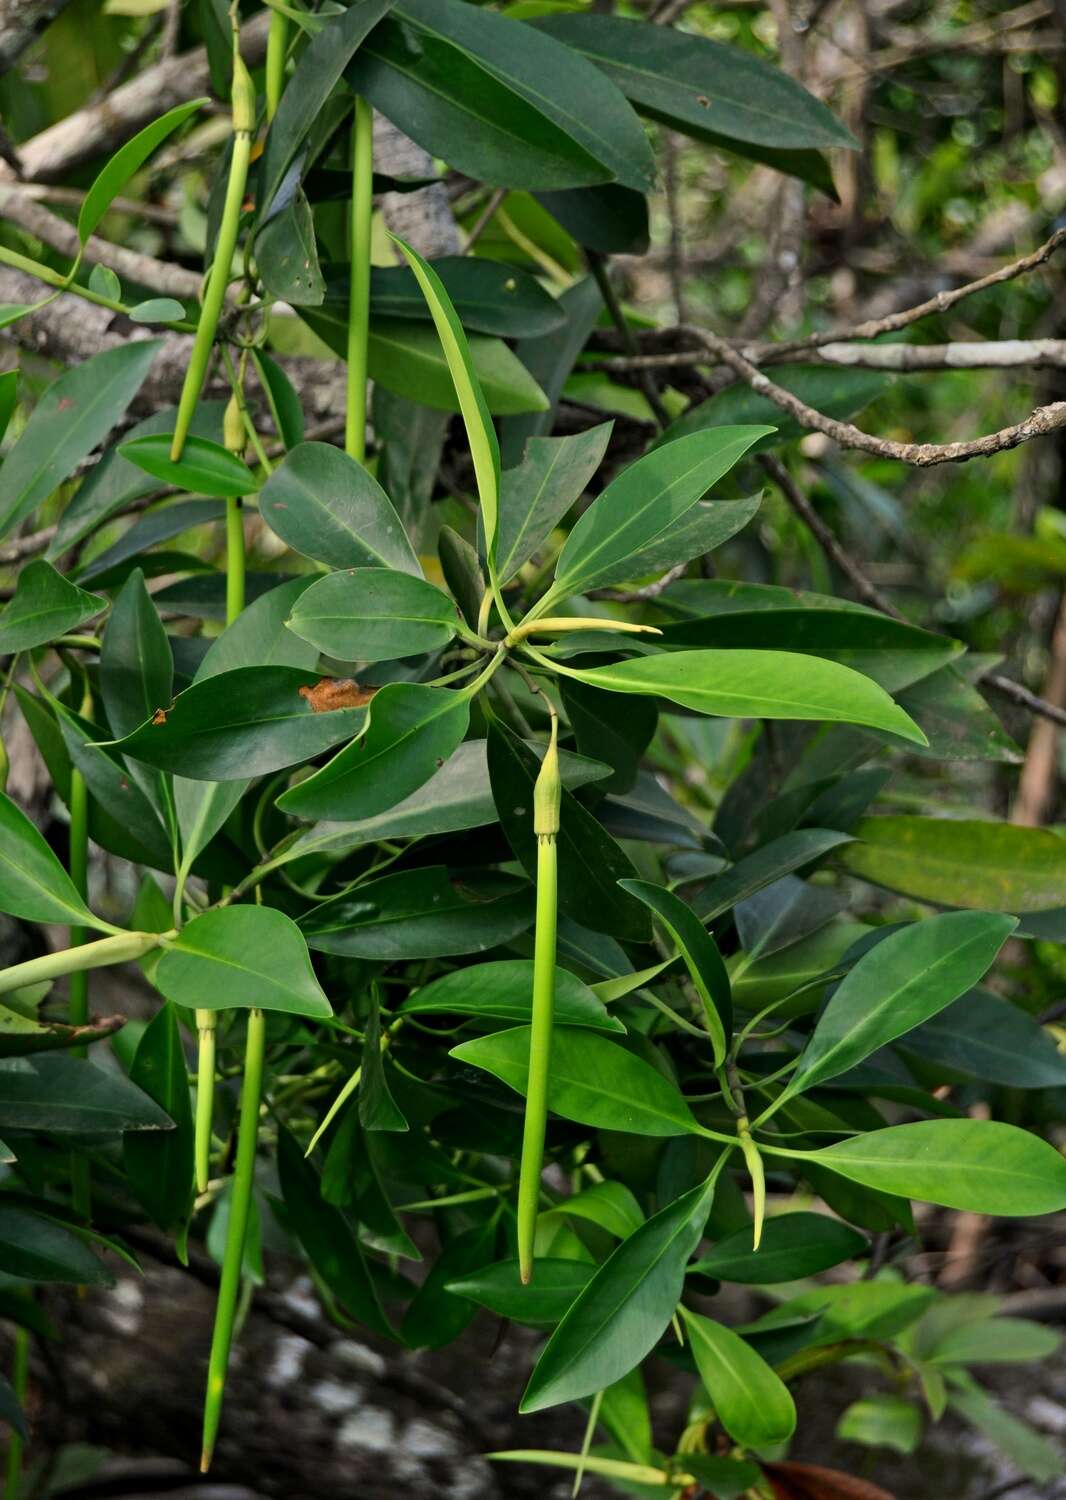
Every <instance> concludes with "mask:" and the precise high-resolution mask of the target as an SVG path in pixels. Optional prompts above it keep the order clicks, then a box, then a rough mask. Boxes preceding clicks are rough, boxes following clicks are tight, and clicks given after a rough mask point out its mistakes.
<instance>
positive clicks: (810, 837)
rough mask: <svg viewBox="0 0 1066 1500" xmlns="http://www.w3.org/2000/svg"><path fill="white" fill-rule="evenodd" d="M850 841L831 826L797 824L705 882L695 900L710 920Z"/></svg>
mask: <svg viewBox="0 0 1066 1500" xmlns="http://www.w3.org/2000/svg"><path fill="white" fill-rule="evenodd" d="M849 841H850V836H849V835H848V834H846V833H837V832H836V831H835V830H834V829H831V828H798V829H795V830H794V831H793V832H792V833H784V834H782V835H781V837H780V838H777V839H773V840H772V841H771V842H770V843H769V844H765V845H764V846H763V847H762V848H761V849H756V850H755V851H754V852H753V853H752V854H746V855H745V856H744V858H743V859H739V860H737V862H736V864H735V865H733V866H732V867H731V868H730V869H728V870H726V871H725V872H724V874H722V875H719V876H717V877H716V878H715V879H714V880H712V881H710V882H709V883H708V884H707V885H705V886H704V887H703V888H702V890H701V891H700V893H699V899H698V900H697V901H696V902H695V903H694V904H695V907H696V911H697V912H698V913H699V915H700V917H701V918H702V920H703V921H704V922H711V921H713V920H714V918H715V917H720V916H721V915H722V913H723V912H727V911H729V910H730V909H731V908H732V907H733V906H735V905H736V904H737V903H738V902H740V901H744V900H747V898H748V897H750V896H753V895H754V894H755V893H756V891H761V890H762V889H763V888H764V887H765V886H768V885H769V884H770V883H771V881H774V880H779V879H780V878H781V876H782V875H791V874H792V873H793V871H795V870H801V869H803V868H804V867H805V866H807V865H812V864H814V863H815V861H816V860H819V859H821V858H822V857H823V855H825V854H827V853H828V852H829V851H830V850H831V849H837V848H839V847H840V845H841V844H846V843H848V842H849Z"/></svg>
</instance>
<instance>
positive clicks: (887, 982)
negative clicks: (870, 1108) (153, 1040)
mask: <svg viewBox="0 0 1066 1500" xmlns="http://www.w3.org/2000/svg"><path fill="white" fill-rule="evenodd" d="M1017 925H1018V923H1017V919H1016V918H1015V917H1006V916H999V915H997V914H994V913H990V912H970V911H956V912H945V913H942V914H941V915H939V916H935V917H927V918H926V919H925V920H924V921H921V922H912V923H910V924H909V925H908V926H906V927H902V928H900V930H899V931H898V932H893V933H891V934H890V935H889V936H888V937H886V938H885V939H884V940H883V941H882V942H880V943H878V944H877V946H876V947H874V948H871V949H870V951H869V952H868V953H866V954H864V955H863V957H862V958H860V959H859V961H858V963H857V964H856V965H855V966H854V968H853V969H851V971H850V972H849V973H848V975H847V976H846V977H845V979H844V980H843V982H842V983H841V984H840V986H839V987H838V988H837V990H836V991H835V992H834V994H833V997H832V999H831V1000H830V1001H829V1004H828V1005H827V1006H826V1007H825V1009H824V1010H823V1011H822V1014H821V1015H820V1016H819V1018H818V1024H817V1025H816V1026H815V1028H814V1031H813V1032H812V1034H811V1038H810V1041H809V1042H808V1043H807V1045H806V1047H805V1048H804V1049H803V1052H802V1054H801V1056H800V1060H799V1066H798V1067H797V1068H796V1071H795V1072H794V1073H793V1074H792V1076H791V1077H790V1078H789V1080H788V1083H787V1084H786V1085H785V1090H784V1094H783V1096H782V1097H783V1098H789V1097H790V1096H791V1095H793V1094H798V1093H800V1092H802V1091H803V1090H804V1089H809V1088H814V1087H816V1086H817V1085H818V1084H819V1083H824V1082H825V1081H826V1080H827V1079H829V1078H835V1077H836V1076H837V1075H838V1074H840V1073H844V1072H846V1071H847V1070H848V1068H851V1067H854V1066H855V1065H856V1063H860V1062H862V1060H863V1059H864V1058H866V1057H869V1056H870V1054H871V1053H872V1052H876V1051H877V1049H878V1048H879V1047H884V1046H886V1045H887V1044H888V1043H889V1042H892V1041H894V1040H895V1039H896V1038H897V1037H900V1036H903V1035H904V1034H905V1033H906V1032H908V1031H911V1030H912V1029H913V1028H914V1027H915V1026H920V1025H921V1023H922V1022H923V1021H927V1020H929V1018H930V1016H935V1015H936V1014H937V1012H938V1011H941V1010H943V1009H944V1008H945V1006H948V1005H950V1004H951V1002H952V1001H953V1000H957V999H958V997H959V996H960V995H962V994H965V992H966V991H967V990H969V989H971V988H972V987H973V986H974V985H975V984H976V983H977V981H978V980H979V979H981V978H982V977H983V976H984V974H985V973H986V971H987V970H988V968H989V967H990V965H991V964H992V963H993V962H994V961H995V957H996V954H997V953H998V952H999V950H1000V948H1002V946H1003V944H1004V943H1005V942H1006V940H1007V938H1008V937H1009V936H1010V934H1011V933H1012V932H1013V931H1014V929H1015V927H1016V926H1017Z"/></svg>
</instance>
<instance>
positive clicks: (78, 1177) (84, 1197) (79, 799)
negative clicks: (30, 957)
mask: <svg viewBox="0 0 1066 1500" xmlns="http://www.w3.org/2000/svg"><path fill="white" fill-rule="evenodd" d="M68 864H69V868H70V879H71V882H72V884H73V885H74V888H75V890H76V891H77V892H78V895H79V896H81V898H82V900H85V899H86V898H87V896H88V894H89V789H88V787H87V786H86V785H85V777H84V776H83V775H82V774H81V772H80V771H79V770H78V768H77V767H76V766H73V767H72V768H71V772H70V857H69V860H68ZM87 936H88V934H87V932H86V930H85V928H84V927H71V928H70V946H71V947H72V948H80V947H81V946H82V945H83V944H84V942H85V940H86V938H87ZM68 993H69V1002H68V1016H69V1019H70V1024H71V1025H72V1026H85V1025H86V1024H87V1023H88V1020H89V971H88V969H75V970H74V972H73V973H72V974H71V976H70V981H69V991H68ZM74 1050H75V1051H77V1053H78V1054H79V1055H80V1056H82V1057H84V1056H85V1055H86V1052H87V1051H88V1049H87V1048H85V1047H78V1048H76V1049H74ZM70 1196H71V1206H72V1207H73V1209H74V1212H75V1213H76V1214H79V1215H80V1216H81V1217H82V1218H83V1219H88V1218H89V1217H90V1215H91V1212H92V1187H91V1185H90V1182H89V1163H88V1160H87V1159H86V1158H85V1157H84V1156H80V1155H78V1154H76V1153H75V1155H74V1156H72V1158H71V1162H70Z"/></svg>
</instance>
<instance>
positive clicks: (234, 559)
mask: <svg viewBox="0 0 1066 1500" xmlns="http://www.w3.org/2000/svg"><path fill="white" fill-rule="evenodd" d="M222 437H223V442H224V443H225V445H226V447H227V448H228V449H229V451H230V452H231V453H233V454H234V455H235V456H236V457H237V458H241V457H243V455H244V418H243V415H242V412H241V404H240V401H239V400H238V398H237V396H236V394H234V395H233V396H231V397H230V401H229V404H228V406H227V407H226V412H225V416H224V418H223V423H222ZM244 580H245V552H244V502H243V500H242V499H241V497H240V496H232V495H231V496H229V497H228V498H227V500H226V624H227V625H232V624H233V621H234V620H235V619H236V618H237V616H238V615H239V614H240V613H241V611H242V610H243V609H244V592H245V587H244ZM217 1026H218V1013H217V1011H213V1010H198V1011H197V1012H196V1034H197V1058H196V1116H195V1130H194V1146H193V1161H194V1163H195V1171H196V1191H197V1192H198V1193H206V1192H207V1188H208V1184H209V1183H210V1181H211V1122H212V1117H213V1114H214V1093H215V1031H216V1028H217Z"/></svg>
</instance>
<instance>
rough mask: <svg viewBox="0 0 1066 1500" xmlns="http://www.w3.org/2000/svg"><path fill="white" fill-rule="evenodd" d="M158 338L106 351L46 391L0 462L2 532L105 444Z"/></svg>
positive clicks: (141, 377)
mask: <svg viewBox="0 0 1066 1500" xmlns="http://www.w3.org/2000/svg"><path fill="white" fill-rule="evenodd" d="M159 348H160V345H159V342H158V340H156V339H144V340H134V341H132V342H128V343H123V344H119V345H117V346H116V347H115V348H114V349H105V350H104V352H103V353H102V354H94V355H93V356H92V357H91V358H90V359H86V360H83V361H82V362H81V364H79V365H75V367H74V368H73V369H72V370H68V371H67V373H66V374H65V375H60V377H59V379H58V380H55V381H53V383H52V384H51V385H50V386H49V387H48V389H47V390H46V391H45V393H44V395H43V396H42V397H41V399H40V400H39V401H38V403H37V405H36V406H35V407H34V409H33V414H32V416H31V417H30V420H29V421H28V422H27V423H26V426H25V427H24V429H23V431H22V433H21V434H20V435H19V438H18V441H17V442H16V443H15V446H14V447H13V448H12V449H11V451H10V453H9V454H8V455H7V457H6V458H5V459H4V462H3V465H2V466H0V488H2V493H3V496H4V499H3V501H2V502H0V536H7V535H8V533H9V532H10V531H12V530H13V529H14V528H15V527H16V526H17V525H18V523H19V522H20V521H22V520H24V519H25V518H26V516H28V515H30V513H31V512H32V511H34V510H36V508H37V506H38V505H40V504H41V503H42V502H43V501H45V500H47V498H48V496H49V495H50V494H51V493H52V491H53V490H55V489H56V487H57V486H58V485H60V484H62V482H63V480H64V479H67V478H69V477H70V475H71V474H72V473H73V471H74V470H75V469H76V468H77V466H78V464H80V463H81V461H82V459H84V458H86V457H87V456H88V455H89V454H90V453H91V452H92V451H93V449H94V448H95V447H96V446H97V444H99V443H101V442H103V440H104V438H105V437H106V436H107V434H108V433H109V432H110V431H111V429H112V427H113V426H114V425H115V423H116V422H117V421H118V419H119V417H121V416H122V414H123V412H124V411H125V410H126V408H127V406H129V404H130V402H131V401H132V400H133V398H134V396H135V395H136V394H137V392H138V390H139V389H140V387H141V385H142V383H143V381H144V378H145V376H146V375H147V374H148V367H149V366H150V365H151V363H152V361H153V360H154V359H155V356H156V354H157V353H158V352H159Z"/></svg>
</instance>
